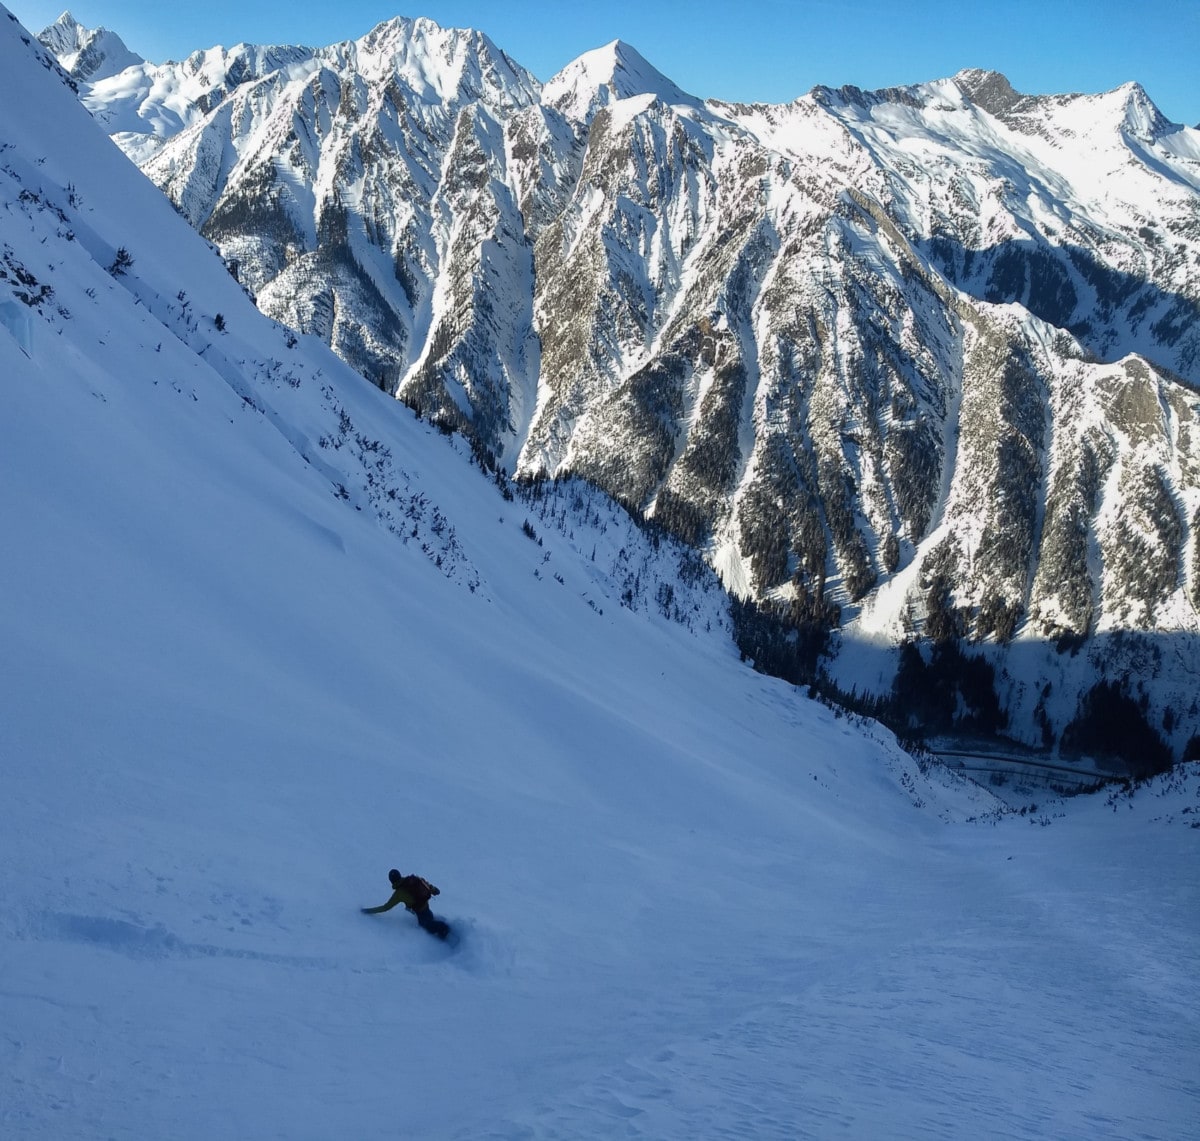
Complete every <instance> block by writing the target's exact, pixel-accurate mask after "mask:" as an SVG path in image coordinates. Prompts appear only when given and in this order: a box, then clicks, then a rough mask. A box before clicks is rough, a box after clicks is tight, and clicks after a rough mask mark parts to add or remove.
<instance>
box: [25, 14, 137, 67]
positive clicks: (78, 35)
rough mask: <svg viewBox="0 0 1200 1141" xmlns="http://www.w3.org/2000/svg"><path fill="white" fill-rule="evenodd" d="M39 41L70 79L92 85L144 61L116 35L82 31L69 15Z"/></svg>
mask: <svg viewBox="0 0 1200 1141" xmlns="http://www.w3.org/2000/svg"><path fill="white" fill-rule="evenodd" d="M38 39H39V40H40V41H41V43H42V44H43V45H44V46H45V47H47V48H49V50H50V52H51V54H53V55H54V56H56V57H57V58H58V61H59V63H60V64H61V65H62V67H63V70H65V71H66V72H67V73H68V74H69V75H70V76H71V77H72V78H73V79H78V80H84V81H87V82H92V83H94V82H96V81H97V80H101V79H106V78H108V77H109V76H111V75H116V74H117V73H118V72H121V71H124V70H125V68H127V67H134V66H136V65H137V64H139V63H142V62H143V60H142V57H141V56H139V55H135V54H134V53H133V52H131V51H130V50H129V49H128V48H127V47H126V46H125V43H124V41H123V40H122V39H121V37H120V36H118V35H117V34H116V32H110V31H109V30H108V29H107V28H85V27H84V26H83V25H82V24H81V23H80V22H79V21H78V20H76V19H75V17H74V16H72V15H71V13H70V12H63V14H62V15H61V16H59V18H58V19H57V20H55V21H54V23H53V24H51V25H50V26H49V27H48V28H46V29H45V31H43V32H42V33H41V35H39V36H38Z"/></svg>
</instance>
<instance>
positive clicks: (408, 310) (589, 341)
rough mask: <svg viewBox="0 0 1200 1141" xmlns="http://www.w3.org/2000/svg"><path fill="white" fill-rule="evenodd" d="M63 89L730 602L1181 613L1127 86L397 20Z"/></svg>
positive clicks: (1180, 262)
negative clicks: (745, 58)
mask: <svg viewBox="0 0 1200 1141" xmlns="http://www.w3.org/2000/svg"><path fill="white" fill-rule="evenodd" d="M49 34H50V30H48V31H47V33H44V34H43V36H44V38H45V37H48V36H49ZM76 38H78V37H76ZM45 42H47V43H51V44H52V46H55V45H54V42H53V41H52V40H51V39H45ZM69 42H71V43H73V42H75V41H74V40H69ZM55 50H56V51H57V50H59V49H58V47H57V46H55ZM60 58H63V59H64V60H65V58H66V57H65V56H64V55H63V53H62V52H60ZM135 77H136V78H137V80H138V82H133V81H132V79H133V78H135ZM81 92H82V95H83V98H84V101H85V103H86V104H87V105H88V106H89V108H90V109H91V110H92V112H93V114H94V115H95V116H96V117H97V118H98V119H99V120H100V121H101V122H102V123H104V124H105V126H106V128H107V129H109V130H110V133H111V134H112V135H113V137H114V138H115V139H116V141H117V142H118V143H119V144H120V145H121V146H122V147H123V148H124V149H125V150H126V152H127V153H128V154H129V155H130V156H131V157H133V158H134V159H135V161H137V162H138V163H139V164H140V165H141V166H142V169H143V170H144V171H145V172H146V174H148V175H149V176H150V178H151V179H152V180H153V181H155V182H156V183H157V184H158V185H159V186H160V187H161V188H162V189H163V190H164V191H165V192H166V194H167V195H168V196H169V197H170V198H171V200H172V201H173V202H174V203H175V204H176V206H177V207H178V208H179V209H180V210H181V211H182V212H183V213H184V215H185V216H186V217H187V218H188V219H189V221H190V222H191V223H192V224H193V225H194V226H195V227H196V228H197V229H199V230H200V232H201V233H202V234H204V235H205V236H206V237H208V238H209V239H210V240H211V241H212V242H213V243H215V244H216V245H217V246H218V247H219V248H220V250H221V252H222V253H223V255H224V256H225V258H226V259H227V261H228V262H229V263H230V265H231V266H232V267H233V268H234V269H235V270H236V272H237V274H238V276H239V278H240V280H241V281H242V282H243V284H244V285H246V286H247V287H248V288H249V289H250V290H251V291H252V292H253V293H254V294H255V295H256V298H257V302H258V304H259V306H260V308H261V309H262V310H263V311H264V312H266V313H268V314H269V315H271V316H273V317H275V318H277V319H278V320H280V321H282V322H284V323H286V324H288V325H290V326H292V327H293V328H296V329H298V330H300V331H302V332H309V333H314V334H317V335H318V336H320V337H321V338H323V339H324V340H325V341H326V342H327V343H328V344H330V345H331V346H332V347H333V348H334V350H335V351H336V352H337V353H338V354H339V355H341V356H342V357H343V358H344V359H345V360H346V361H348V362H349V363H350V364H351V365H352V366H353V367H354V368H356V369H357V370H358V371H359V372H361V373H362V374H363V375H364V376H366V377H368V378H369V379H371V380H372V381H373V382H374V383H376V384H378V385H379V386H380V387H381V388H383V389H385V390H387V391H388V392H391V393H394V394H395V395H396V396H397V397H399V398H400V399H402V400H404V401H406V402H407V403H409V404H410V405H412V406H413V407H414V408H416V409H418V410H419V411H420V412H421V413H422V414H424V415H426V416H428V417H430V418H432V419H434V420H436V421H438V422H440V423H442V424H444V425H446V426H448V427H450V428H452V429H454V430H457V431H461V432H462V433H464V434H465V435H467V436H468V437H470V438H471V439H472V441H473V443H474V445H475V447H476V448H477V450H478V451H479V452H481V453H483V454H487V455H489V456H491V457H493V458H494V459H496V460H497V461H498V462H500V463H501V464H503V465H504V466H505V467H506V468H507V469H508V470H509V471H512V472H516V473H519V474H523V475H531V476H532V475H538V474H547V475H550V476H561V475H564V474H568V473H573V474H577V475H580V476H583V477H586V478H587V479H588V480H590V481H592V482H593V483H595V484H597V485H599V486H600V487H601V488H603V489H604V490H605V491H607V492H608V493H609V494H610V495H612V496H614V497H615V498H617V499H619V500H620V501H622V502H624V503H626V504H627V505H629V506H630V507H631V508H633V509H634V510H636V511H638V512H641V513H644V514H645V515H647V516H650V517H653V518H654V519H656V520H658V521H659V522H660V523H661V524H662V525H664V526H665V527H666V528H667V529H668V530H670V531H671V532H673V533H674V534H675V535H677V536H679V537H681V538H683V539H685V540H686V541H687V542H689V543H691V544H693V545H695V546H696V547H698V548H700V549H701V550H703V551H704V552H705V553H706V556H707V557H708V559H709V561H710V562H711V563H712V565H713V566H714V567H715V568H716V569H717V570H718V571H719V573H720V574H721V576H722V578H723V579H724V581H725V582H726V584H727V585H728V586H729V587H730V588H731V589H732V590H734V591H735V592H737V593H739V594H741V595H743V596H747V597H750V598H754V599H756V600H759V601H764V602H772V603H774V604H777V605H778V606H780V607H784V608H786V609H787V611H788V613H789V614H790V615H791V616H792V617H793V618H799V619H804V620H811V621H815V622H817V623H818V624H823V625H830V626H836V625H840V626H841V627H843V629H844V630H845V633H846V636H847V637H854V636H861V637H862V638H863V639H865V640H866V641H868V642H870V643H871V644H876V645H883V646H892V647H894V646H897V645H899V644H900V643H901V642H903V641H904V640H905V639H908V638H911V637H913V636H921V635H924V636H926V637H927V638H928V639H930V640H931V641H935V642H938V641H945V640H947V639H950V638H964V639H967V640H969V641H973V642H976V643H979V644H981V645H988V646H991V645H996V644H1000V645H1004V644H1007V643H1009V642H1010V641H1011V640H1012V639H1014V638H1016V639H1017V640H1018V641H1020V640H1022V639H1025V640H1031V641H1037V642H1039V643H1040V642H1047V641H1048V642H1057V643H1058V644H1059V645H1060V646H1061V645H1074V644H1076V642H1077V640H1080V639H1088V638H1091V637H1093V636H1095V635H1105V634H1108V633H1111V632H1113V631H1125V630H1139V631H1156V632H1182V633H1183V634H1184V635H1186V636H1187V637H1189V638H1191V637H1194V636H1195V635H1196V633H1197V629H1198V623H1197V607H1200V421H1198V414H1200V397H1198V396H1197V388H1198V387H1200V133H1197V132H1196V131H1195V130H1192V129H1189V128H1184V127H1179V126H1177V125H1174V124H1171V123H1168V122H1167V121H1166V120H1165V119H1164V118H1163V117H1162V115H1161V114H1160V113H1159V112H1158V111H1157V109H1156V108H1155V107H1154V105H1153V103H1152V102H1151V101H1150V100H1149V98H1148V97H1147V95H1146V93H1145V92H1144V91H1143V90H1142V89H1141V88H1140V87H1138V86H1137V85H1136V84H1130V85H1126V86H1125V87H1121V88H1118V89H1117V90H1115V91H1112V92H1108V93H1106V94H1102V95H1096V96H1085V95H1065V96H1046V97H1031V96H1025V95H1022V94H1020V93H1019V92H1016V91H1015V90H1014V89H1013V88H1012V87H1011V85H1010V84H1009V83H1008V82H1007V80H1005V79H1004V78H1003V77H1002V76H999V75H996V74H994V73H986V72H978V71H970V72H963V73H960V74H959V75H957V76H955V77H954V78H951V79H946V80H941V81H938V82H933V83H928V84H922V85H917V86H913V87H907V88H901V89H892V90H886V91H876V92H865V91H860V90H858V89H856V88H842V89H839V90H832V89H827V88H818V89H815V90H814V91H812V92H811V93H809V94H808V95H806V96H804V97H803V98H801V99H798V100H797V101H796V102H794V103H791V104H788V105H784V106H764V105H735V104H729V103H718V102H712V101H708V102H705V101H702V100H699V99H697V98H695V97H693V96H691V95H688V94H687V93H685V92H683V91H681V90H680V89H679V88H678V87H677V86H676V85H675V84H674V83H672V82H671V81H670V80H669V79H668V78H667V77H665V76H663V75H662V74H661V73H660V72H658V71H657V70H656V69H655V68H654V67H653V66H652V65H651V64H649V63H648V62H647V61H646V60H644V59H643V58H642V57H641V56H640V55H638V53H637V52H636V51H635V50H634V49H632V48H631V47H629V46H628V45H626V44H623V43H621V42H619V41H618V42H615V43H613V44H610V45H608V46H607V47H605V48H601V49H598V50H597V51H594V52H589V53H587V54H586V55H585V56H583V57H581V58H580V59H579V60H577V61H576V62H575V63H573V64H571V65H569V66H568V67H567V68H565V69H564V70H563V72H562V73H560V75H558V76H556V77H554V78H553V79H551V80H550V81H549V82H547V83H546V84H545V85H541V84H539V83H538V81H537V80H535V79H534V77H533V76H531V75H530V74H529V73H527V72H525V71H524V70H523V69H521V68H520V67H519V66H518V65H516V64H515V63H513V61H511V60H510V59H509V58H508V57H507V56H506V55H505V54H504V53H503V52H501V51H500V50H499V49H498V48H497V47H496V46H495V45H494V44H492V43H491V42H490V41H489V40H488V39H487V37H486V36H483V35H481V34H479V33H476V32H471V31H461V30H447V29H442V28H439V27H438V26H437V25H435V24H433V23H431V22H430V21H427V20H402V19H397V20H392V21H389V22H387V23H385V24H381V25H380V26H379V27H377V28H376V29H374V30H373V31H372V32H371V33H370V34H369V35H367V36H365V37H363V38H362V39H360V40H356V41H352V42H347V43H343V44H339V45H335V46H333V47H329V48H323V49H306V48H276V47H249V46H247V45H239V46H238V47H236V48H234V49H231V50H229V51H226V50H224V49H211V50H210V51H207V52H201V53H196V54H195V55H193V56H191V57H189V59H188V60H186V61H184V62H182V63H170V64H163V65H149V64H144V63H139V64H136V65H135V66H134V68H133V69H132V70H131V71H127V72H125V73H124V74H123V75H122V76H115V77H109V78H98V79H96V80H95V81H93V82H90V83H88V82H84V83H83V84H82V85H81ZM1189 645H1191V643H1190V642H1189ZM835 672H836V671H835ZM1043 675H1044V671H1042V670H1040V668H1039V669H1038V670H1034V671H1033V675H1032V676H1034V677H1037V678H1040V677H1042V676H1043ZM889 676H890V675H889ZM845 680H846V681H847V682H849V681H852V680H854V679H853V678H851V677H850V676H849V675H847V676H846V677H845ZM1193 680H1194V679H1189V680H1188V681H1187V684H1192V681H1193ZM1014 700H1016V699H1015V698H1014Z"/></svg>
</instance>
